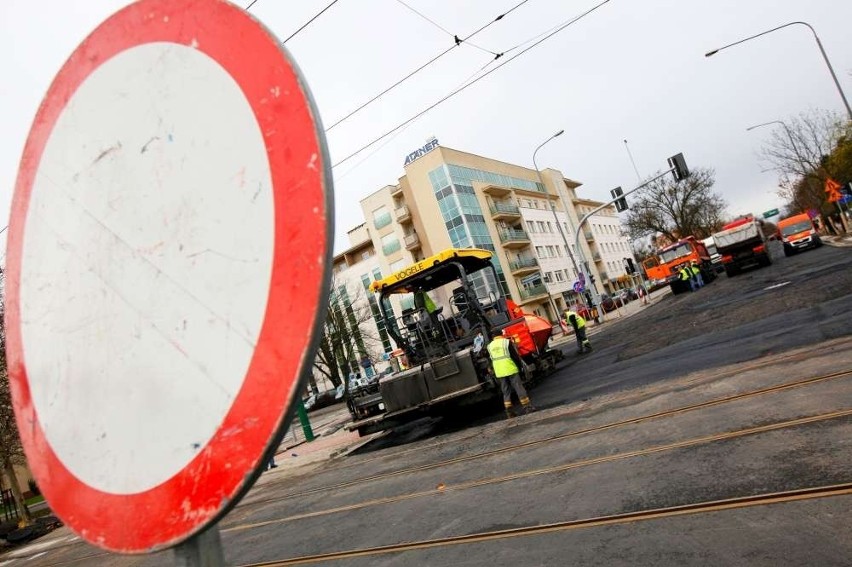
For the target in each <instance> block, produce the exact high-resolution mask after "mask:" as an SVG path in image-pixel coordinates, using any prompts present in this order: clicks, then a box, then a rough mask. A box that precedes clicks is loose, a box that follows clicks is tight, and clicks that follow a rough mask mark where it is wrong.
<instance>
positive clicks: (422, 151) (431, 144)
mask: <svg viewBox="0 0 852 567" xmlns="http://www.w3.org/2000/svg"><path fill="white" fill-rule="evenodd" d="M437 147H438V138H432V139H430V140H429V141H428V142H426V145H425V146H423V147H422V148H417V149H416V150H414V151H413V152H411V153H410V154H408V155H407V156H406V157H405V163H404V164H402V165H403V167H404V166H406V165H408V164H410V163H411V162H413V161H415V160H417V159H419V158H421V157H423V156H425V155H426V154H428V153H429V152H431V151H432V150H434V149H435V148H437Z"/></svg>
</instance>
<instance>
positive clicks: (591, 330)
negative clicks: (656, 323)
mask: <svg viewBox="0 0 852 567" xmlns="http://www.w3.org/2000/svg"><path fill="white" fill-rule="evenodd" d="M671 293H672V291H671V289H670V288H669V287H664V288H662V289H658V290H657V291H655V292H653V293H651V294H650V295H649V296H648V298H649V303H648V305H645V304H643V303H642V300H640V299H634V300H633V301H631V302H630V303H628V304H627V305H625V306H624V307H619V308H617V309H616V310H614V311H610V312H609V313H606V314H605V315H604V317H605V319H604V321H603V323H595V322H593V321H588V322H587V323H586V335H588V336H590V337H591V336H593V335H596V334H597V333H599V332H601V331H602V330H603V329H606V327H607V326H608V325H609V324H611V323H614V322H616V321H621V320H622V319H625V318H627V317H631V316H633V315H635V314H636V313H639V312H640V311H643V310H644V309H646V308H648V307H651V306H652V305H654V304H656V303H659V302H660V301H662V299H663V298H665V297H666V296H668V295H671ZM573 341H574V333H573V332H570V333H567V334H566V333H563V334H561V335H559V336H558V337H554V338H552V339H551V340H550V346H552V347H558V346H562V345H564V344H568V343H571V342H573Z"/></svg>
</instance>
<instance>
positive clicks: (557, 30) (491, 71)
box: [326, 0, 610, 168]
mask: <svg viewBox="0 0 852 567" xmlns="http://www.w3.org/2000/svg"><path fill="white" fill-rule="evenodd" d="M609 1H610V0H603V1H602V2H599V3H598V4H595V5H594V6H592V7H591V8H589V9H588V10H586V11H585V12H583V13H582V14H580V15H579V16H576V17H574V18H572V19H570V20H568V21H567V22H565V23H564V24H562V25H561V26H559V27H558V28H556V29H555V30H554V31H552V32H551V33H549V34H547V35H546V36H544V37H543V38H541V39H539V40H538V41H536V42H535V43H533V44H532V45H530V46H529V47H527V48H525V49H523V50H522V51H520V52H518V53H517V54H516V55H515V56H514V57H511V58H509V59H507V60H506V61H504V62H503V63H501V64H500V65H498V66H497V67H494V68H493V69H491V70H490V71H488V72H486V73H483V74H482V75H480V76H479V77H477V78H476V79H474V80H472V81H471V82H469V83H468V84H466V85H464V86H462V87H460V88H458V89H456V90H454V91H453V92H451V93H450V94H448V95H446V96H445V97H443V98H441V99H439V100H438V101H436V102H434V103H432V104H431V105H429V106H428V107H426V108H424V109H423V110H421V111H420V112H418V113H417V114H415V115H414V116H412V117H411V118H408V119H407V120H405V121H403V122H401V123H400V124H398V125H396V126H394V127H393V128H391V129H390V130H388V131H387V132H385V133H384V134H382V135H381V136H379V137H377V138H375V139H374V140H372V141H371V142H369V143H367V144H365V145H363V146H361V147H360V148H358V149H357V150H355V151H354V152H352V153H351V154H349V155H347V156H346V157H344V158H343V159H341V160H340V161H338V162H337V163H335V164H334V165H332V166H331V167H332V168H334V167H337V166H339V165H341V164H343V163H346V162H347V161H349V160H350V159H352V158H353V157H355V156H356V155H358V154H360V153H361V152H363V151H364V150H366V149H367V148H370V147H372V146H373V145H375V144H377V143H378V142H380V141H381V140H383V139H384V138H386V137H388V136H390V135H391V134H393V133H394V132H396V131H397V130H399V129H400V128H402V127H404V126H406V125H408V124H409V123H411V122H413V121H414V120H417V119H418V118H420V117H421V116H423V115H424V114H426V113H427V112H429V111H430V110H432V109H434V108H436V107H437V106H440V105H441V104H443V103H444V102H446V101H448V100H449V99H451V98H452V97H454V96H456V95H457V94H459V93H461V92H462V91H464V90H465V89H467V88H468V87H470V86H472V85H474V84H476V83H478V82H479V81H480V80H482V79H484V78H485V77H487V76H488V75H490V74H491V73H493V72H495V71H497V70H498V69H502V68H503V67H504V66H506V65H507V64H509V63H511V62H512V61H514V60H515V59H517V58H518V57H520V56H521V55H523V54H525V53H527V52H528V51H530V50H531V49H533V48H534V47H537V46H538V45H540V44H542V43H543V42H545V41H547V40H548V39H550V38H551V37H553V36H554V35H556V34H558V33H559V32H561V31H562V30H564V29H566V28H567V27H569V26H570V25H572V24H574V23H576V22H578V21H579V20H581V19H583V18H585V17H586V16H588V15H589V14H591V13H592V12H594V11H595V10H597V9H598V8H600V7H602V6H603V5H605V4H608V3H609ZM353 113H354V112H353ZM339 123H340V121H338V122H337V124H339ZM329 129H330V128H329ZM326 131H328V130H326Z"/></svg>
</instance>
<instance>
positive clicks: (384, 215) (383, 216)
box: [373, 205, 391, 228]
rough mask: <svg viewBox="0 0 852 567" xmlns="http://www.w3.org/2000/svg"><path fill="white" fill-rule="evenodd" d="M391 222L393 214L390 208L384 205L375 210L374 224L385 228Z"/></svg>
mask: <svg viewBox="0 0 852 567" xmlns="http://www.w3.org/2000/svg"><path fill="white" fill-rule="evenodd" d="M390 223H391V215H390V212H389V211H388V208H387V207H385V206H384V205H382V206H381V207H379V208H378V209H375V210H374V211H373V226H375V227H376V228H384V227H386V226H387V225H389V224H390Z"/></svg>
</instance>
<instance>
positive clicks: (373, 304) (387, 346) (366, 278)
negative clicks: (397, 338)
mask: <svg viewBox="0 0 852 567" xmlns="http://www.w3.org/2000/svg"><path fill="white" fill-rule="evenodd" d="M373 279H376V280H380V279H382V272H381V270H380V269H379V268H375V269H374V270H373ZM361 283H362V284H363V285H364V292H365V294H366V295H367V302H368V303H369V304H370V313H371V314H372V315H373V320H374V321H375V322H376V328H377V329H378V330H379V338H380V339H381V341H382V348H383V349H384V351H385V352H390V351H392V350H393V347H392V346H391V341H390V337H389V336H388V332H387V329H385V321H384V319H383V318H382V313H381V311H380V310H379V303H378V302H377V301H376V296H375V295H374V294H372V293H370V274H364V275H362V276H361Z"/></svg>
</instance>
